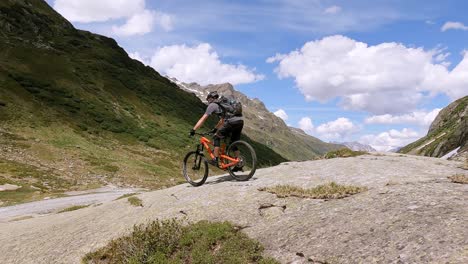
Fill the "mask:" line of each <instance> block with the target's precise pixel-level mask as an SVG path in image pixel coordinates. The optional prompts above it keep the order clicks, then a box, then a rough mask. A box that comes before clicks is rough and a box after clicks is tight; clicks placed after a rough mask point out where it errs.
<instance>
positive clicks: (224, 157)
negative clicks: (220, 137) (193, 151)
mask: <svg viewBox="0 0 468 264" xmlns="http://www.w3.org/2000/svg"><path fill="white" fill-rule="evenodd" d="M210 146H213V147H214V145H213V143H212V142H211V141H210V140H209V139H208V138H206V137H204V136H202V137H201V138H200V144H199V145H198V147H197V152H199V153H203V148H205V149H206V151H207V152H208V154H210V157H211V158H212V159H214V158H215V156H214V154H213V151H212V150H211V148H210ZM225 150H226V144H222V145H221V147H220V148H219V161H220V163H219V168H220V169H222V170H226V169H227V168H229V167H232V166H235V165H236V164H237V163H239V158H233V157H231V156H229V155H226V153H225ZM225 160H228V161H230V163H227V164H226V163H224V161H225Z"/></svg>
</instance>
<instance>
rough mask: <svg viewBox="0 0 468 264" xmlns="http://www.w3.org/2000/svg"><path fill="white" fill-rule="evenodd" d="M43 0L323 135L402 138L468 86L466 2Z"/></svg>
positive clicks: (154, 58) (408, 138)
mask: <svg viewBox="0 0 468 264" xmlns="http://www.w3.org/2000/svg"><path fill="white" fill-rule="evenodd" d="M47 2H48V3H49V4H50V5H51V6H52V7H54V8H55V9H56V10H57V11H58V12H59V13H61V14H62V15H63V16H64V17H65V18H67V19H68V20H70V21H71V22H72V23H73V24H74V25H75V27H77V28H79V29H85V30H89V31H92V32H95V33H98V34H102V35H106V36H109V37H112V38H115V39H116V40H117V42H118V43H119V45H121V46H122V47H123V48H124V49H125V50H126V51H127V52H128V53H129V54H130V56H131V57H133V58H136V59H139V60H141V61H142V62H143V63H145V64H147V65H150V66H152V67H153V68H155V69H156V70H157V71H158V72H160V73H161V74H163V75H168V76H170V77H175V78H177V79H179V80H181V81H185V82H198V83H200V84H210V83H223V82H230V83H232V84H234V86H235V88H236V89H237V90H239V91H241V92H243V93H244V94H246V95H247V96H249V97H251V98H255V97H256V98H259V99H260V100H262V101H263V102H264V103H265V105H266V106H267V108H268V109H269V110H270V111H272V112H275V113H276V114H277V115H278V116H280V117H282V118H283V119H284V120H285V122H286V123H287V124H288V125H290V126H294V127H300V128H302V129H303V130H305V131H306V132H307V133H309V134H311V135H313V136H316V137H318V138H320V139H322V140H324V141H359V142H361V143H365V144H370V145H371V146H373V147H375V148H377V149H378V150H389V149H391V148H394V147H399V146H402V145H405V144H408V143H410V142H412V141H414V140H416V139H418V138H420V137H422V136H424V135H425V134H426V133H427V129H428V126H429V125H430V123H431V121H432V120H433V119H434V118H435V116H436V115H437V113H438V111H439V110H440V108H443V107H445V106H446V105H448V104H449V103H450V102H452V101H453V100H455V99H457V98H460V97H462V96H465V95H468V55H465V54H466V53H465V52H466V50H468V18H467V17H466V14H464V13H465V12H464V11H465V10H468V2H466V1H461V0H460V1H410V0H406V1H400V0H392V1H372V0H367V1H364V0H357V1H345V0H342V1H334V0H257V1H222V0H220V1H207V0H199V1H178V0H162V1H154V0H119V1H113V0H102V1H94V0H47ZM195 121H196V120H194V122H195Z"/></svg>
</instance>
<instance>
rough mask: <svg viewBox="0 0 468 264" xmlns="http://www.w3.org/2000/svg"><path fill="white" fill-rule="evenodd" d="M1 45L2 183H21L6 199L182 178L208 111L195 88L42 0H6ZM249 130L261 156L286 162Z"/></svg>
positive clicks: (265, 161)
mask: <svg viewBox="0 0 468 264" xmlns="http://www.w3.org/2000/svg"><path fill="white" fill-rule="evenodd" d="M0 50H1V51H2V52H1V53H0V171H2V174H0V185H2V184H5V183H8V184H15V185H18V186H21V188H20V189H18V190H17V191H15V192H0V200H3V201H6V202H7V204H8V203H11V202H12V201H11V200H10V198H11V197H18V196H24V197H29V198H31V199H33V198H34V199H39V198H41V197H44V196H50V195H52V194H54V195H55V194H57V193H61V192H63V191H64V190H69V189H79V188H88V187H89V188H91V187H96V185H103V184H107V183H114V184H118V185H136V186H144V187H150V188H161V187H166V186H169V185H174V184H176V183H177V182H179V181H182V179H183V177H182V176H181V174H180V170H179V167H180V162H181V160H182V158H183V154H185V153H186V152H187V151H189V150H192V149H194V147H195V144H196V140H195V139H191V138H189V137H188V131H189V130H190V128H191V127H193V125H194V124H195V122H196V121H197V120H198V119H199V118H200V116H201V115H202V114H203V112H204V110H205V105H204V104H203V103H202V102H201V101H200V100H199V99H198V98H197V97H196V96H194V95H192V94H190V93H187V92H185V91H182V90H180V89H179V88H178V87H177V86H176V85H175V84H174V83H172V82H171V81H169V80H168V79H166V78H164V77H162V76H160V75H159V73H157V72H156V71H154V70H153V69H152V68H150V67H146V66H144V65H143V64H142V63H140V62H138V61H136V60H133V59H131V58H129V57H128V55H127V53H126V52H125V51H124V50H123V49H122V48H121V47H119V46H118V45H117V43H116V42H115V41H114V40H113V39H111V38H107V37H104V36H100V35H96V34H92V33H90V32H87V31H82V30H76V29H75V28H74V27H73V26H72V25H71V24H70V23H69V22H68V21H67V20H65V19H64V18H63V17H61V16H60V15H59V14H58V13H56V12H55V11H54V10H53V9H52V8H50V7H49V6H48V5H47V3H46V2H45V1H43V0H4V1H0ZM245 139H246V140H248V141H249V142H251V143H252V144H253V145H254V146H255V149H256V151H257V153H258V154H259V155H258V156H259V163H260V165H270V164H278V163H280V162H282V161H285V158H283V157H281V156H280V155H279V154H277V153H275V152H274V151H272V150H271V149H270V148H268V147H266V146H264V145H262V144H260V143H257V142H254V141H252V140H250V138H249V137H248V135H247V136H246V137H245ZM177 177H179V178H177Z"/></svg>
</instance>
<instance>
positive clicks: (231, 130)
mask: <svg viewBox="0 0 468 264" xmlns="http://www.w3.org/2000/svg"><path fill="white" fill-rule="evenodd" d="M243 127H244V120H236V121H231V122H230V121H228V120H226V121H224V124H223V126H222V127H221V128H220V129H219V130H218V131H217V132H216V134H215V135H214V143H215V146H217V147H219V142H220V139H223V138H226V137H229V136H230V137H231V141H230V143H229V144H231V143H232V142H234V141H237V140H240V137H241V132H242V128H243Z"/></svg>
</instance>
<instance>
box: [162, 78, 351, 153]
mask: <svg viewBox="0 0 468 264" xmlns="http://www.w3.org/2000/svg"><path fill="white" fill-rule="evenodd" d="M171 80H172V81H174V82H175V83H177V84H178V85H179V87H180V88H182V89H184V90H186V91H189V92H192V93H194V94H195V95H197V96H198V97H199V98H200V99H201V100H205V98H206V96H207V95H208V93H209V92H211V91H218V93H220V94H222V95H225V96H234V97H235V98H236V99H238V100H239V101H240V102H241V103H242V106H243V113H244V118H245V120H246V122H245V126H244V131H245V132H246V133H247V134H248V135H251V137H252V139H254V140H256V141H258V142H261V143H263V144H265V145H267V146H268V147H270V148H272V149H273V150H274V151H276V152H277V153H279V154H280V155H282V156H283V157H285V158H287V159H289V160H310V159H314V158H317V157H318V156H320V155H323V154H325V153H326V152H328V151H331V150H336V149H339V148H341V147H343V146H340V145H337V144H329V143H325V142H323V141H321V140H319V139H318V138H315V137H312V136H310V135H307V134H306V133H305V132H304V131H302V130H300V129H297V128H290V127H288V126H287V125H286V124H285V123H284V121H283V120H282V119H281V118H279V117H277V116H275V115H274V114H273V113H271V112H270V111H268V109H267V108H266V107H265V105H264V104H263V102H262V101H260V100H259V99H257V98H255V99H250V98H248V97H247V96H245V95H244V94H242V93H241V92H239V91H237V90H235V89H234V87H233V86H232V85H231V84H229V83H225V84H216V85H207V86H201V85H199V84H197V83H190V84H188V83H182V82H179V81H177V80H176V79H171Z"/></svg>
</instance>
